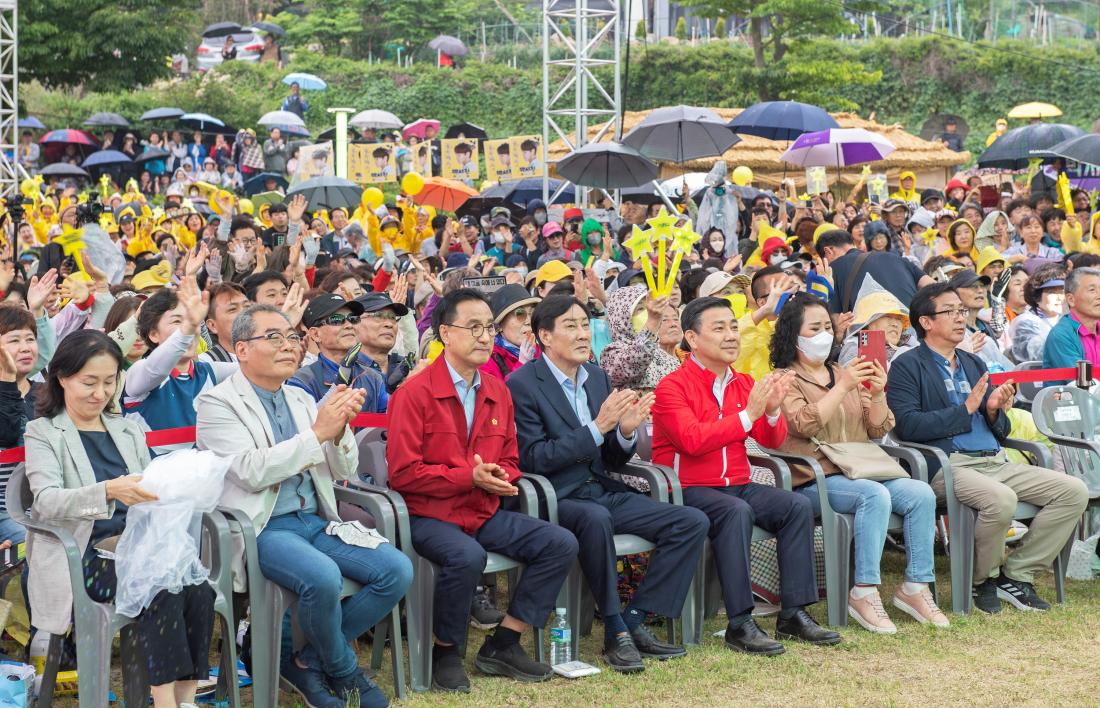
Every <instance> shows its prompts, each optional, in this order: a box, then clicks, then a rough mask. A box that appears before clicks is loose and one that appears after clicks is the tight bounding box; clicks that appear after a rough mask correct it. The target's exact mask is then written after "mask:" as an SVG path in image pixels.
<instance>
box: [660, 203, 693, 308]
mask: <svg viewBox="0 0 1100 708" xmlns="http://www.w3.org/2000/svg"><path fill="white" fill-rule="evenodd" d="M702 238H703V237H702V236H700V235H699V234H697V233H695V229H694V228H693V227H692V224H691V220H690V219H689V220H688V221H687V222H686V223H684V225H683V226H681V227H678V228H674V229H673V230H672V245H671V246H669V250H670V251H671V252H672V253H674V254H675V255H674V256H673V257H672V268H670V269H669V271H668V278H667V279H666V280H665V282H664V287H663V288H662V290H661V292H662V293H663V294H664V295H671V294H672V286H673V285H674V284H675V283H676V274H677V273H679V272H680V261H682V260H683V259H684V254H686V253H691V249H692V247H693V246H694V245H695V244H696V243H698V242H699V241H700V240H701V239H702Z"/></svg>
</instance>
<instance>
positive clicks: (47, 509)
mask: <svg viewBox="0 0 1100 708" xmlns="http://www.w3.org/2000/svg"><path fill="white" fill-rule="evenodd" d="M101 419H102V420H103V425H104V427H105V428H106V429H107V432H108V433H109V434H110V436H111V439H112V440H114V442H115V445H116V446H117V447H118V451H119V453H120V454H121V455H122V459H123V460H124V461H125V462H126V468H127V469H128V470H129V473H130V474H141V472H142V470H144V469H145V468H146V467H147V466H148V465H149V448H147V447H146V446H145V434H144V433H143V432H142V431H141V429H140V428H139V427H138V425H137V423H135V422H134V421H132V420H128V419H126V418H123V417H121V416H118V415H113V414H110V413H105V414H103V415H102V416H101ZM24 439H25V440H26V445H27V482H28V483H29V484H30V487H31V492H32V493H33V494H34V505H33V507H32V511H33V513H34V518H35V519H36V520H38V521H42V522H44V523H48V524H51V525H54V526H58V527H60V528H63V529H65V530H67V531H68V532H69V533H71V534H72V535H73V537H74V538H75V539H76V542H77V543H78V544H79V545H80V547H81V548H83V549H87V547H88V541H89V540H90V539H91V536H92V524H93V523H94V522H95V521H96V520H97V519H109V518H111V516H112V515H113V514H114V513H115V503H114V502H113V501H112V502H108V501H107V490H106V482H97V481H96V479H95V473H94V472H93V471H92V465H91V463H90V462H89V461H88V455H87V454H86V453H85V452H84V445H83V444H82V443H81V440H80V433H79V431H78V430H77V429H76V425H75V424H74V423H73V421H72V419H71V418H69V414H68V413H66V412H65V411H62V412H61V413H58V414H57V415H55V416H54V417H52V418H38V419H37V420H32V421H31V422H29V423H27V431H26V434H25V436H24ZM27 563H28V566H29V568H30V587H29V591H30V604H31V612H32V614H33V616H34V624H35V626H36V627H38V628H39V629H42V630H45V631H47V632H50V633H51V634H64V633H65V632H66V631H67V630H68V627H69V620H70V618H71V617H72V606H73V593H72V587H71V585H70V584H69V571H68V564H67V562H66V560H65V551H64V549H63V548H62V547H61V544H60V543H58V542H57V540H56V539H54V538H52V537H50V536H46V535H44V534H38V533H35V532H34V531H31V530H29V529H28V531H27Z"/></svg>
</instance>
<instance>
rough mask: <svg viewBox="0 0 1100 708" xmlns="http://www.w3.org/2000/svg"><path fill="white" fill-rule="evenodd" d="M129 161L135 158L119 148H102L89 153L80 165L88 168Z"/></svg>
mask: <svg viewBox="0 0 1100 708" xmlns="http://www.w3.org/2000/svg"><path fill="white" fill-rule="evenodd" d="M129 162H133V160H131V159H130V157H129V156H128V155H126V154H125V153H122V152H119V151H118V150H100V151H99V152H93V153H92V154H91V155H89V156H88V157H87V158H86V159H85V160H84V162H82V163H80V166H81V167H83V168H84V169H88V168H89V167H104V166H106V165H122V164H126V163H129Z"/></svg>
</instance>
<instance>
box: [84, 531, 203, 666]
mask: <svg viewBox="0 0 1100 708" xmlns="http://www.w3.org/2000/svg"><path fill="white" fill-rule="evenodd" d="M84 582H85V584H86V586H87V588H88V596H89V597H91V598H92V599H93V600H95V601H96V602H110V601H111V600H113V599H114V597H115V587H116V584H117V578H116V576H115V563H114V561H111V560H106V559H104V558H101V557H100V556H99V554H98V553H96V551H95V549H94V548H89V549H88V552H87V553H86V554H85V555H84ZM135 624H136V625H137V641H138V651H139V652H140V653H141V655H143V656H145V657H146V658H147V660H148V669H149V684H150V685H152V686H160V685H162V684H166V683H172V682H173V681H201V680H203V679H206V678H207V677H209V675H210V641H211V639H212V636H213V633H214V588H212V587H211V586H210V584H209V583H200V584H198V585H188V586H186V587H184V588H183V590H181V591H180V592H178V593H170V592H168V591H167V590H162V591H160V593H158V594H157V595H156V597H154V598H153V601H152V602H151V603H150V604H149V607H147V608H145V610H144V611H142V613H141V614H140V615H138V617H137V620H136V622H135Z"/></svg>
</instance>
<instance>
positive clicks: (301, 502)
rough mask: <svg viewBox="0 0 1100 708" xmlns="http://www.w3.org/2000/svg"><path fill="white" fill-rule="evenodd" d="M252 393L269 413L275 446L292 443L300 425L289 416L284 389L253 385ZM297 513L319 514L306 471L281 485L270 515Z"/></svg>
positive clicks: (315, 493) (310, 479)
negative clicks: (270, 389) (276, 444)
mask: <svg viewBox="0 0 1100 708" xmlns="http://www.w3.org/2000/svg"><path fill="white" fill-rule="evenodd" d="M250 383H251V382H250ZM252 390H253V391H255V392H256V396H257V397H259V399H260V404H261V405H263V407H264V411H266V412H267V419H268V421H270V423H271V432H272V434H273V435H274V436H275V442H276V443H281V442H285V441H287V440H290V439H291V438H292V437H294V436H295V435H297V434H298V426H297V425H295V423H294V417H293V416H292V415H291V414H290V408H289V407H288V406H287V403H286V394H285V393H284V392H283V389H282V387H280V388H279V390H278V391H276V392H274V393H272V392H271V391H268V390H266V389H263V388H260V387H259V386H257V385H256V384H252ZM297 511H300V512H302V513H304V514H315V513H317V490H315V489H314V488H313V478H312V477H311V476H310V475H309V474H307V473H306V472H299V473H298V474H297V475H295V476H294V477H290V478H288V479H284V480H283V482H282V484H280V485H279V496H278V497H276V498H275V508H274V509H272V510H271V516H272V517H273V518H274V517H276V516H282V515H283V514H293V513H294V512H297Z"/></svg>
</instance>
